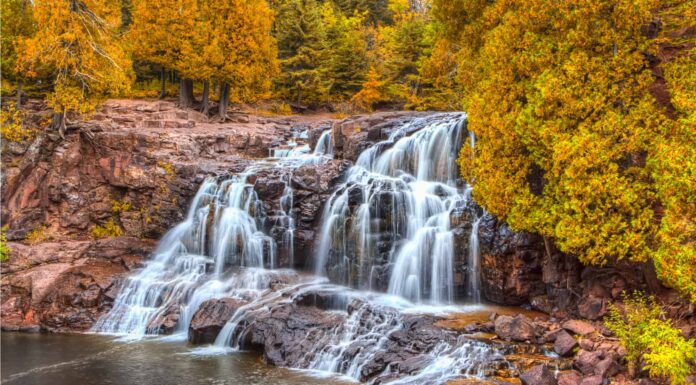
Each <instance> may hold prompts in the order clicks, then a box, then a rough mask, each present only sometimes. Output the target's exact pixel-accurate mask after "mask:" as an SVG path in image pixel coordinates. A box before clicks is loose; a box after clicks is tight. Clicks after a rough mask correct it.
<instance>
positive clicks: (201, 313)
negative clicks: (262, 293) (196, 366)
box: [188, 298, 245, 345]
mask: <svg viewBox="0 0 696 385" xmlns="http://www.w3.org/2000/svg"><path fill="white" fill-rule="evenodd" d="M244 304H245V302H244V301H240V300H238V299H234V298H222V299H210V300H208V301H205V302H203V303H202V304H201V306H200V307H199V308H198V310H197V311H196V313H194V315H193V318H192V319H191V324H190V325H189V330H188V340H189V342H190V343H192V344H194V345H199V344H207V343H213V342H214V341H215V338H216V337H217V335H218V333H220V330H221V329H222V328H223V327H224V326H225V324H226V323H227V321H229V319H230V318H232V315H233V314H234V313H235V312H236V311H237V309H239V308H240V307H241V306H242V305H244Z"/></svg>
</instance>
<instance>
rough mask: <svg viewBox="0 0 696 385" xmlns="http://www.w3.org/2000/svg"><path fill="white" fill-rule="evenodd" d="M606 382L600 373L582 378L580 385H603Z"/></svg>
mask: <svg viewBox="0 0 696 385" xmlns="http://www.w3.org/2000/svg"><path fill="white" fill-rule="evenodd" d="M603 383H604V378H602V376H599V375H594V376H587V377H585V378H583V379H582V381H581V382H580V385H602V384H603Z"/></svg>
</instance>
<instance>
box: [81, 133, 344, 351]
mask: <svg viewBox="0 0 696 385" xmlns="http://www.w3.org/2000/svg"><path fill="white" fill-rule="evenodd" d="M293 142H294V139H293ZM322 143H324V144H323V147H322V148H321V149H320V150H319V151H315V152H314V153H312V154H309V153H308V151H297V152H290V153H288V154H285V155H287V156H286V157H284V158H282V159H281V160H280V161H279V162H269V161H266V160H260V161H257V162H254V163H253V164H252V165H251V166H250V167H248V168H247V170H245V171H244V172H243V173H241V174H240V175H238V176H233V177H231V178H229V179H226V180H222V181H218V180H216V179H215V178H208V179H206V180H205V181H204V182H203V183H202V184H201V186H200V188H199V189H198V192H197V193H196V195H195V197H194V198H193V201H192V203H191V207H190V208H189V211H188V213H187V216H186V219H185V220H184V221H183V222H181V223H180V224H178V225H177V226H175V227H174V228H172V229H171V230H170V231H169V232H167V234H165V236H164V237H163V238H162V240H161V241H160V243H159V245H158V247H157V249H156V250H155V252H154V253H153V259H152V260H150V261H149V262H148V263H147V264H146V265H145V267H144V268H143V269H142V270H140V271H139V272H138V273H137V274H135V275H133V276H131V277H129V278H128V279H127V281H126V282H125V285H124V287H123V289H122V290H121V292H120V293H119V295H118V297H117V298H116V300H115V303H114V307H113V308H112V310H111V311H110V312H109V313H108V314H107V315H106V316H105V317H102V318H101V319H100V320H99V321H98V322H97V323H96V324H95V326H94V327H93V331H95V332H103V333H114V334H123V335H127V336H128V337H129V338H141V337H143V336H145V335H146V334H158V333H159V332H160V330H158V323H157V322H156V321H157V320H158V319H159V318H160V317H164V316H166V315H167V314H169V313H171V312H175V313H179V322H178V324H177V330H178V331H180V332H182V336H183V335H184V334H185V333H186V332H187V330H188V325H189V323H190V321H191V318H192V317H193V313H194V312H195V311H196V310H197V309H198V307H199V306H200V304H201V303H203V302H204V301H206V300H208V299H212V298H218V297H223V296H229V295H231V293H232V292H231V290H232V291H233V290H235V289H257V290H258V289H265V288H266V287H267V282H265V277H266V276H267V275H268V273H267V272H266V271H265V269H274V268H278V267H280V266H279V265H278V250H277V245H276V242H275V240H274V239H273V238H272V237H271V236H269V235H268V234H266V233H264V232H263V228H264V224H265V222H266V221H267V220H268V218H267V216H266V213H265V212H264V207H263V204H262V203H261V202H260V201H259V199H258V196H257V194H256V191H255V190H254V184H253V183H252V182H251V180H250V179H251V176H252V175H254V174H255V173H257V172H259V171H260V170H263V169H267V168H273V167H275V168H280V169H281V170H282V173H281V174H282V176H281V178H282V180H283V181H284V183H285V188H284V190H283V194H282V196H281V198H280V202H279V211H280V212H279V213H278V215H276V216H275V220H276V221H277V222H280V225H282V226H283V227H284V233H283V234H282V239H283V250H284V251H285V252H286V254H287V258H286V259H287V260H288V263H287V265H288V266H292V264H293V262H294V261H293V259H294V231H295V222H294V217H293V214H292V209H293V207H292V206H293V192H292V188H291V187H290V180H291V178H292V169H293V168H295V167H297V166H299V165H301V164H316V163H319V162H322V161H324V160H326V159H329V155H327V153H330V151H331V146H330V143H331V141H330V139H328V140H324V141H323V142H322ZM325 152H326V153H325ZM276 155H277V154H276ZM230 267H241V268H246V269H247V270H246V271H245V273H244V274H243V275H242V278H240V277H239V276H238V275H232V276H229V277H228V276H227V274H226V273H227V272H228V270H229V268H230ZM240 285H241V286H240Z"/></svg>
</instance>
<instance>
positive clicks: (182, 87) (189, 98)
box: [179, 79, 195, 108]
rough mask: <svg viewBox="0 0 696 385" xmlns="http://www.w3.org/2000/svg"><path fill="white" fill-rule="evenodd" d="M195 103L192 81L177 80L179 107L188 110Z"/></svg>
mask: <svg viewBox="0 0 696 385" xmlns="http://www.w3.org/2000/svg"><path fill="white" fill-rule="evenodd" d="M194 102H195V100H194V98H193V80H191V79H180V80H179V107H180V108H189V107H191V106H193V103H194Z"/></svg>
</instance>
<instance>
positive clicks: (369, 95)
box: [351, 68, 384, 111]
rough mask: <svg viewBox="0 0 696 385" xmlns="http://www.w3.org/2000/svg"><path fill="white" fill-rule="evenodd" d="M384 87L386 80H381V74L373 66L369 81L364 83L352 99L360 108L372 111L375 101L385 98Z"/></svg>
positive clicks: (368, 77)
mask: <svg viewBox="0 0 696 385" xmlns="http://www.w3.org/2000/svg"><path fill="white" fill-rule="evenodd" d="M383 87H384V82H383V81H381V80H379V74H378V73H377V71H376V70H375V69H374V68H371V69H370V72H369V73H368V75H367V81H365V83H363V86H362V89H361V90H360V92H358V93H357V94H355V95H354V96H353V98H352V100H351V101H352V102H353V103H354V104H355V106H357V107H358V108H360V109H363V110H365V111H372V109H373V107H374V105H375V103H377V102H380V101H382V100H383V99H384V93H383V90H382V89H383Z"/></svg>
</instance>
